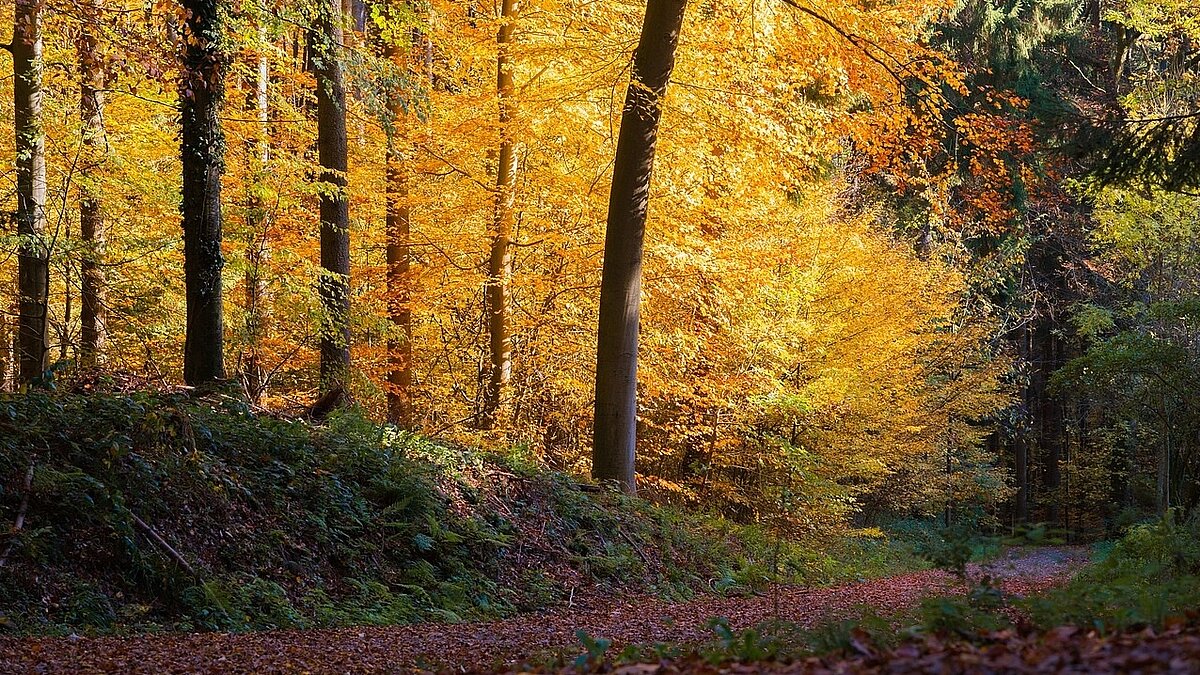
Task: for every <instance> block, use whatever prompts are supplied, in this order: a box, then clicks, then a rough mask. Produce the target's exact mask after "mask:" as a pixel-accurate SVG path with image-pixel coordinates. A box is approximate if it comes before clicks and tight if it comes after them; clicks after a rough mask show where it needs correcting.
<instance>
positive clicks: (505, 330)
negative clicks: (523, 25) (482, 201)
mask: <svg viewBox="0 0 1200 675" xmlns="http://www.w3.org/2000/svg"><path fill="white" fill-rule="evenodd" d="M516 16H517V2H516V0H503V2H502V4H501V15H500V32H499V33H498V34H497V36H496V46H497V52H496V94H497V97H498V99H499V102H500V158H499V161H498V162H497V167H496V206H495V211H494V213H493V217H492V247H491V256H490V257H489V259H488V278H487V310H488V311H487V314H488V318H487V327H488V353H489V355H490V367H489V369H488V383H487V389H486V391H485V392H484V397H483V413H482V415H481V419H480V426H481V427H483V428H484V429H491V428H493V427H494V426H495V425H496V415H497V412H498V411H499V409H500V400H501V397H503V395H504V390H505V389H506V388H507V387H508V382H509V380H510V379H511V378H512V334H511V331H512V327H511V326H510V317H509V302H510V283H511V279H512V251H511V249H510V247H509V245H510V243H511V242H512V230H513V208H514V204H515V197H516V195H515V192H514V188H515V183H516V176H517V156H516V153H514V152H513V150H514V148H513V137H512V125H511V122H512V115H513V105H514V104H513V100H512V97H513V91H514V87H513V74H512V69H513V64H512V56H511V50H512V38H513V24H514V23H515V22H516Z"/></svg>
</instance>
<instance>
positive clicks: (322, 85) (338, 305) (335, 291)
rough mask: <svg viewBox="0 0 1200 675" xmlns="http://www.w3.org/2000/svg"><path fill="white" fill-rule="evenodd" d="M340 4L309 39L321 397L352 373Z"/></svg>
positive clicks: (331, 6) (324, 3)
mask: <svg viewBox="0 0 1200 675" xmlns="http://www.w3.org/2000/svg"><path fill="white" fill-rule="evenodd" d="M341 19H342V3H341V2H340V1H339V0H321V2H319V3H318V8H317V12H316V17H315V19H314V22H313V25H314V30H313V32H312V33H310V35H309V44H310V50H311V52H312V65H313V72H314V73H315V74H316V79H317V155H318V159H319V161H320V163H321V176H320V180H321V183H322V189H321V209H320V210H321V278H320V280H319V282H318V292H319V293H320V296H321V305H322V308H323V310H324V311H323V314H322V325H321V376H320V377H321V382H320V387H321V391H322V392H328V391H332V390H333V389H334V388H336V387H344V386H345V385H346V384H347V382H346V380H347V377H348V376H349V373H350V203H349V200H348V199H347V195H346V165H347V162H346V152H347V150H346V82H345V73H344V72H343V70H342V58H341V52H342V39H343V33H342V20H341Z"/></svg>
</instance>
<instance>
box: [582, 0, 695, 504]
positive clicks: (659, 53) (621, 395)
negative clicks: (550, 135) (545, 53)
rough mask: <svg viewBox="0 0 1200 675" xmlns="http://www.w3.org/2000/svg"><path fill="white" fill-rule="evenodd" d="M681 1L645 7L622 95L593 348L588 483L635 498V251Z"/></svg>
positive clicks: (658, 0)
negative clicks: (615, 487)
mask: <svg viewBox="0 0 1200 675" xmlns="http://www.w3.org/2000/svg"><path fill="white" fill-rule="evenodd" d="M686 6H687V3H686V0H649V2H648V3H647V5H646V17H645V19H644V20H643V22H642V35H641V39H640V40H639V41H638V47H637V52H636V53H635V55H634V59H633V74H632V81H631V82H630V83H629V88H628V89H627V90H626V92H625V107H624V109H623V110H622V113H621V132H620V136H619V138H618V139H617V154H616V158H615V161H614V163H613V182H612V191H611V192H610V194H609V201H608V225H607V228H606V230H605V234H604V269H603V274H602V277H601V282H600V324H599V328H598V339H597V348H596V410H595V418H594V422H593V425H594V426H593V433H594V440H593V446H592V476H593V477H594V478H596V479H597V480H612V481H616V482H617V483H618V484H619V485H620V486H621V488H622V489H623V490H625V491H626V492H629V493H633V492H635V491H636V489H637V487H636V483H635V480H634V454H635V451H636V445H637V357H638V320H639V314H638V313H639V306H640V303H641V290H642V245H643V240H644V238H645V232H646V208H647V203H648V201H649V197H650V174H651V170H652V169H653V166H654V148H655V143H656V141H657V139H658V121H659V118H660V116H661V115H662V107H661V99H662V97H663V95H664V94H665V93H666V90H667V83H668V82H669V81H670V79H671V70H672V69H673V68H674V67H675V48H676V46H678V44H679V31H680V29H681V28H682V27H683V13H684V9H685V8H686Z"/></svg>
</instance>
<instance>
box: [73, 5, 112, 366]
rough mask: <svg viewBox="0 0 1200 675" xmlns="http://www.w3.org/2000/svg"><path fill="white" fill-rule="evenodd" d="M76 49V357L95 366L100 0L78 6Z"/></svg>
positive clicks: (98, 347)
mask: <svg viewBox="0 0 1200 675" xmlns="http://www.w3.org/2000/svg"><path fill="white" fill-rule="evenodd" d="M82 9H83V21H82V25H81V27H80V34H79V39H78V42H77V43H76V53H77V56H78V58H79V117H80V121H81V123H82V127H83V129H82V134H83V146H84V152H83V155H84V156H83V158H82V159H83V161H82V162H81V163H80V167H79V174H80V176H79V177H80V181H79V182H80V189H79V229H80V236H81V237H82V238H83V255H82V258H81V260H80V280H79V281H80V296H81V300H82V305H83V308H82V310H81V312H80V317H79V323H80V337H79V359H80V363H81V365H83V366H85V367H86V366H95V365H96V363H97V361H98V359H99V358H100V354H101V352H102V351H103V350H104V341H105V318H106V314H107V312H106V308H105V274H104V264H103V260H104V248H105V242H106V239H107V233H106V226H105V220H104V207H103V197H102V196H101V193H100V190H99V189H97V186H96V181H97V179H98V178H99V176H100V173H101V171H100V169H101V166H102V165H103V162H104V157H105V155H106V154H107V145H108V139H107V138H106V137H105V131H104V87H105V75H104V64H103V62H102V56H101V54H100V41H99V39H98V38H97V35H96V25H95V24H97V23H98V22H99V21H100V20H101V16H100V9H101V3H100V2H99V0H85V2H84V3H83V6H82Z"/></svg>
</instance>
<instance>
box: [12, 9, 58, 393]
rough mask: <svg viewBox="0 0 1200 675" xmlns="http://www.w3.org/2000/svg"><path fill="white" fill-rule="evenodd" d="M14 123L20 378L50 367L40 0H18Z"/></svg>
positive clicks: (22, 380)
mask: <svg viewBox="0 0 1200 675" xmlns="http://www.w3.org/2000/svg"><path fill="white" fill-rule="evenodd" d="M14 7H15V14H14V23H13V40H12V46H11V47H10V49H11V50H12V55H13V75H14V77H13V123H14V128H15V131H16V146H15V149H16V155H17V214H16V215H17V235H18V236H19V237H20V244H19V246H18V250H17V292H18V295H19V296H20V300H19V301H18V310H17V311H18V314H19V318H18V322H17V355H18V356H17V358H18V361H19V364H20V365H19V372H18V381H19V382H20V383H28V382H31V381H32V380H34V379H35V378H37V377H39V376H40V375H41V374H42V373H43V372H44V371H45V370H46V352H47V349H48V347H47V343H46V332H47V312H46V304H47V301H48V299H49V292H50V250H49V246H48V244H47V242H46V240H45V233H46V135H45V131H44V130H43V129H42V2H41V0H16V2H15V3H14Z"/></svg>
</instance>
